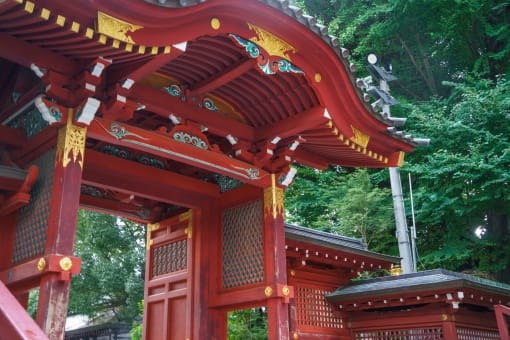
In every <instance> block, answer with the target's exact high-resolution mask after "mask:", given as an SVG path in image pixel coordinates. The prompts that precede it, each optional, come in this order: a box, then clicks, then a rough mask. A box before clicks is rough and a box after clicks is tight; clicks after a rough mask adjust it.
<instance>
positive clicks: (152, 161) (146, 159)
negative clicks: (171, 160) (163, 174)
mask: <svg viewBox="0 0 510 340" xmlns="http://www.w3.org/2000/svg"><path fill="white" fill-rule="evenodd" d="M136 161H137V162H138V163H142V164H145V165H148V166H151V167H153V168H157V169H165V163H163V161H162V160H161V159H159V158H155V157H151V156H148V155H138V156H136Z"/></svg>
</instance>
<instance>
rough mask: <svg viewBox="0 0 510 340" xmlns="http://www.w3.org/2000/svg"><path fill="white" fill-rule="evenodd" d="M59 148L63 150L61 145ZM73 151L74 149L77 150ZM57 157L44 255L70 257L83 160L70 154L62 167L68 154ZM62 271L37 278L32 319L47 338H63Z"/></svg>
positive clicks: (65, 131)
mask: <svg viewBox="0 0 510 340" xmlns="http://www.w3.org/2000/svg"><path fill="white" fill-rule="evenodd" d="M68 124H69V123H68ZM70 129H71V127H70V126H68V125H66V126H65V127H63V128H61V131H60V133H61V134H62V136H67V138H70V137H69V136H68V135H69V134H70V133H71V131H70ZM61 143H64V141H61ZM60 147H61V148H62V150H64V146H63V145H61V146H60ZM70 151H71V152H73V151H72V150H70ZM74 152H77V150H75V151H74ZM82 152H83V151H82ZM60 157H61V158H60V159H59V158H58V155H57V161H56V164H55V171H54V174H53V176H54V180H53V185H52V188H51V198H52V199H51V202H50V213H49V217H48V228H47V238H46V245H45V254H62V255H68V256H72V255H73V248H74V237H75V233H76V218H77V211H78V206H79V198H80V182H81V173H82V169H81V166H80V163H79V162H80V160H81V161H83V153H82V154H81V155H74V157H76V159H75V160H74V161H71V162H69V163H68V164H67V166H64V163H63V160H66V159H67V158H68V157H71V156H70V155H69V154H62V155H60ZM80 157H81V159H80ZM73 265H74V264H73ZM71 268H72V267H71ZM63 274H65V275H63ZM63 274H62V273H48V274H46V275H44V276H43V277H42V278H41V281H40V289H39V303H38V309H37V316H36V320H37V323H38V324H39V325H40V326H41V328H42V329H43V331H44V332H45V333H46V334H47V335H48V336H49V337H50V338H51V339H63V337H64V326H65V319H66V315H67V300H68V297H69V286H70V281H69V274H70V273H69V272H66V273H63Z"/></svg>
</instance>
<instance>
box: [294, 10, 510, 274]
mask: <svg viewBox="0 0 510 340" xmlns="http://www.w3.org/2000/svg"><path fill="white" fill-rule="evenodd" d="M299 3H300V4H301V5H302V6H304V7H305V10H306V11H308V12H309V13H310V14H312V15H315V16H317V17H319V18H320V20H322V21H323V23H324V24H326V25H328V26H329V31H330V34H334V35H337V36H338V37H339V38H340V43H341V45H343V46H345V47H347V48H349V49H350V50H351V52H352V53H351V55H352V60H353V61H354V62H355V63H357V64H358V66H359V67H358V69H359V70H361V72H362V73H363V72H365V71H364V65H365V63H366V61H365V60H366V56H367V55H368V54H369V53H375V54H376V55H377V56H378V57H379V60H380V63H381V64H382V65H387V64H392V66H393V74H394V75H395V76H397V77H398V78H399V80H398V81H396V82H392V83H391V85H392V93H393V95H395V96H397V97H398V99H399V101H400V102H401V105H399V106H395V107H393V108H392V113H393V115H396V116H407V117H409V119H408V125H407V126H406V127H405V129H406V131H408V132H412V133H413V135H418V136H424V137H429V138H431V140H432V142H431V145H430V146H429V147H426V148H418V149H417V150H416V151H415V152H413V153H411V154H410V155H409V156H408V159H407V163H406V165H405V166H404V168H403V169H402V173H403V174H405V173H406V172H410V173H411V174H412V176H413V183H414V189H415V192H414V193H415V197H414V199H415V207H416V213H417V216H416V217H417V221H418V225H417V227H418V245H419V252H420V253H421V266H422V268H434V267H446V268H449V269H453V270H470V271H475V272H479V273H481V274H483V275H486V276H490V277H493V278H496V279H499V280H507V281H508V280H510V272H509V269H507V268H510V249H509V244H510V242H509V241H510V235H509V234H510V231H509V216H510V207H509V203H508V202H509V195H510V194H509V193H510V190H509V185H510V184H509V176H510V171H509V169H510V164H509V157H510V151H509V138H510V130H509V126H510V125H509V115H510V105H509V100H510V99H509V93H510V80H509V76H508V73H509V71H510V58H509V56H510V22H509V21H510V1H508V0H485V1H474V0H427V1H425V0H417V1H407V0H356V1H354V0H301V1H299ZM339 174H341V175H342V176H348V175H347V174H348V170H345V169H340V168H335V169H334V171H333V174H331V173H329V172H327V173H324V174H319V173H317V172H315V173H314V176H315V178H314V176H310V174H309V172H307V171H305V172H304V179H299V178H298V179H297V180H296V183H295V187H296V188H295V189H294V188H293V189H291V190H289V194H288V197H289V200H290V201H292V200H294V199H297V198H299V199H302V200H303V202H298V203H294V202H290V203H289V204H288V206H289V209H290V210H289V214H290V216H291V217H292V218H293V219H294V220H296V221H298V222H303V223H304V225H308V226H312V227H316V226H317V225H321V226H322V228H324V226H328V227H327V228H326V229H328V230H332V226H331V225H333V224H335V225H338V226H342V221H344V222H345V221H348V220H352V221H361V220H363V215H362V214H360V212H359V211H360V210H359V209H358V205H357V204H358V202H357V201H359V202H363V200H364V199H365V197H363V196H362V195H360V193H361V192H365V193H366V194H365V195H366V197H367V199H368V197H370V196H371V195H372V194H371V193H372V191H375V192H377V190H378V189H380V188H381V187H384V186H386V187H388V186H389V181H388V179H387V172H386V171H385V170H383V171H380V172H371V173H370V178H371V181H372V183H373V185H374V186H372V187H363V186H362V185H361V183H356V182H352V183H351V184H352V185H355V187H354V188H352V187H349V185H351V184H349V181H342V180H338V179H337V178H335V177H334V176H338V175H339ZM332 176H333V180H332ZM326 183H328V184H329V185H330V186H331V187H330V188H328V184H326ZM323 184H325V185H324V186H323ZM311 188H313V190H315V192H314V191H313V190H311ZM346 188H347V189H346ZM348 188H350V189H348ZM302 189H304V190H305V193H303V194H301V196H299V194H294V192H299V191H300V190H302ZM329 191H332V192H336V193H337V194H338V197H341V198H342V199H338V198H337V199H334V197H333V194H332V193H329ZM347 193H349V194H347ZM374 195H375V197H378V196H377V195H376V194H374ZM321 197H324V199H322V198H321ZM351 198H352V200H350V199H351ZM375 201H377V200H375ZM336 204H340V205H341V208H339V207H338V206H337V207H336V208H333V207H332V205H336ZM365 204H372V203H371V202H368V201H365ZM312 208H316V209H317V210H316V213H315V215H318V216H315V217H314V214H313V213H311V212H310V211H311V210H312ZM300 209H303V215H304V216H303V217H302V216H298V215H299V214H301V213H300V211H301V210H300ZM335 210H336V212H335V213H332V211H335ZM409 210H410V209H408V212H409ZM371 214H375V215H377V216H379V214H381V212H371ZM332 216H333V217H334V218H332ZM328 222H329V223H330V224H328ZM351 225H354V224H351ZM367 225H369V227H368V228H369V229H373V230H378V228H380V226H381V225H382V224H381V223H377V222H375V221H371V222H370V223H368V224H367ZM479 227H482V228H486V230H487V232H486V233H485V235H484V236H483V237H482V238H481V239H480V238H477V237H476V236H475V235H474V233H473V231H474V230H475V229H476V228H479ZM341 232H342V233H346V232H348V228H347V229H345V228H344V229H341ZM376 235H378V234H377V233H376ZM370 243H371V245H372V247H373V246H376V247H378V246H379V245H380V247H379V248H377V249H378V250H381V251H384V252H390V253H391V252H392V251H391V249H388V248H387V247H388V245H389V244H384V242H383V241H382V240H375V241H371V242H370ZM395 243H396V241H395Z"/></svg>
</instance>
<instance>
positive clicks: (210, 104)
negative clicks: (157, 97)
mask: <svg viewBox="0 0 510 340" xmlns="http://www.w3.org/2000/svg"><path fill="white" fill-rule="evenodd" d="M202 106H203V107H205V108H206V109H207V110H210V111H218V108H217V107H216V104H215V103H214V101H213V100H212V99H211V98H208V97H205V98H204V100H202Z"/></svg>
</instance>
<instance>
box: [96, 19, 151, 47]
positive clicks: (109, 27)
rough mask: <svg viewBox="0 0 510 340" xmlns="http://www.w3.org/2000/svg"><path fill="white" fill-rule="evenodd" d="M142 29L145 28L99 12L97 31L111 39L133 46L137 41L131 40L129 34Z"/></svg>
mask: <svg viewBox="0 0 510 340" xmlns="http://www.w3.org/2000/svg"><path fill="white" fill-rule="evenodd" d="M141 28H143V26H140V25H135V24H132V23H129V22H127V21H124V20H120V19H117V18H115V17H112V16H111V15H108V14H106V13H103V12H101V11H98V12H97V30H98V32H99V33H102V34H104V35H107V36H109V37H110V38H113V39H117V40H120V41H123V42H126V43H131V44H132V43H134V42H135V41H134V40H133V39H132V38H131V36H130V35H129V33H132V32H135V31H138V30H139V29H141Z"/></svg>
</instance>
